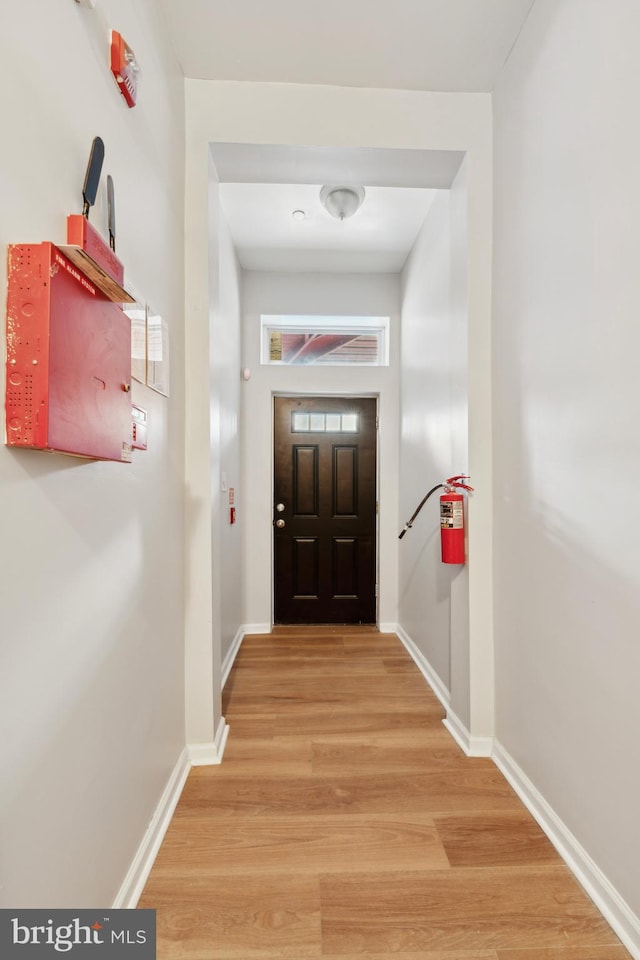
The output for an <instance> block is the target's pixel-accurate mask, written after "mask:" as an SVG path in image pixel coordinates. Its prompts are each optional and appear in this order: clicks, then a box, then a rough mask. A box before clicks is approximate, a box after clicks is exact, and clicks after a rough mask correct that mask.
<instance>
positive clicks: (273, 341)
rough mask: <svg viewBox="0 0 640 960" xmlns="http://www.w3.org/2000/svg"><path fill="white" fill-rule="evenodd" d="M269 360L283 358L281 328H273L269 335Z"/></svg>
mask: <svg viewBox="0 0 640 960" xmlns="http://www.w3.org/2000/svg"><path fill="white" fill-rule="evenodd" d="M269 360H282V331H281V330H272V331H271V333H270V335H269Z"/></svg>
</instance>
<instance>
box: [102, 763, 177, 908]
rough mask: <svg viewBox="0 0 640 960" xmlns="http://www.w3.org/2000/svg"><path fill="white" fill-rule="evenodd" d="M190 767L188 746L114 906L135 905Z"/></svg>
mask: <svg viewBox="0 0 640 960" xmlns="http://www.w3.org/2000/svg"><path fill="white" fill-rule="evenodd" d="M190 769H191V762H190V759H189V751H188V749H187V747H185V748H184V749H183V751H182V753H181V754H180V756H179V757H178V760H177V762H176V765H175V767H174V768H173V771H172V772H171V776H170V777H169V780H168V781H167V785H166V787H165V788H164V790H163V792H162V796H161V797H160V800H159V801H158V805H157V806H156V809H155V812H154V814H153V816H152V818H151V822H150V823H149V826H148V827H147V829H146V831H145V834H144V837H143V838H142V842H141V843H140V846H139V847H138V849H137V851H136V854H135V856H134V858H133V862H132V863H131V866H130V867H129V870H128V871H127V875H126V877H125V878H124V881H123V883H122V886H121V887H120V889H119V891H118V893H117V895H116V898H115V900H114V902H113V905H112V906H113V909H114V910H117V909H120V908H125V909H134V908H135V907H136V905H137V903H138V900H139V899H140V895H141V894H142V891H143V889H144V885H145V883H146V882H147V878H148V876H149V874H150V873H151V868H152V866H153V864H154V861H155V859H156V856H157V855H158V850H159V849H160V845H161V843H162V841H163V839H164V835H165V833H166V832H167V829H168V827H169V824H170V822H171V818H172V816H173V812H174V810H175V808H176V806H177V804H178V800H179V799H180V794H181V793H182V789H183V787H184V785H185V783H186V780H187V777H188V775H189V770H190Z"/></svg>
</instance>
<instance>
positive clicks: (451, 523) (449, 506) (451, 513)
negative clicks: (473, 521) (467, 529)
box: [440, 500, 464, 530]
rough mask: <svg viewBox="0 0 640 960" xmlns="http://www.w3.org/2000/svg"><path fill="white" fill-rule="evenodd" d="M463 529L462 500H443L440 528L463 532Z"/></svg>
mask: <svg viewBox="0 0 640 960" xmlns="http://www.w3.org/2000/svg"><path fill="white" fill-rule="evenodd" d="M463 527H464V510H463V506H462V500H443V501H442V502H441V503H440V528H441V529H442V530H462V528H463Z"/></svg>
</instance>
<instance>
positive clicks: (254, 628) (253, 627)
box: [240, 623, 272, 637]
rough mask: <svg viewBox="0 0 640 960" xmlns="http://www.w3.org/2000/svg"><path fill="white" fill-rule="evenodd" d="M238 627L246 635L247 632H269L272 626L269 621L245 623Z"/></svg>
mask: <svg viewBox="0 0 640 960" xmlns="http://www.w3.org/2000/svg"><path fill="white" fill-rule="evenodd" d="M240 629H241V630H242V632H243V634H244V635H245V637H246V636H247V634H249V633H260V634H263V633H264V634H266V633H271V629H272V628H271V624H270V623H245V624H244V625H243V626H242V627H241V628H240Z"/></svg>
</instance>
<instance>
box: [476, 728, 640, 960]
mask: <svg viewBox="0 0 640 960" xmlns="http://www.w3.org/2000/svg"><path fill="white" fill-rule="evenodd" d="M493 762H494V763H495V765H496V766H497V767H498V769H499V770H500V772H501V773H502V774H503V776H504V777H505V779H506V780H508V782H509V783H510V784H511V786H512V787H513V789H514V790H515V792H516V793H517V794H518V796H519V797H520V799H521V800H522V802H523V803H524V805H525V807H526V808H527V809H528V811H529V813H531V815H532V816H533V817H534V819H535V820H537V822H538V824H539V825H540V827H541V828H542V829H543V830H544V832H545V833H546V835H547V837H548V838H549V840H550V841H551V843H552V844H553V845H554V847H555V848H556V850H557V851H558V853H559V854H560V856H561V857H562V859H563V860H564V862H565V863H566V864H567V866H568V867H569V869H570V870H571V872H572V873H573V875H574V876H575V877H576V879H577V880H578V882H579V883H580V884H581V885H582V886H583V887H584V889H585V891H586V892H587V894H588V895H589V897H591V899H592V900H593V902H594V903H595V905H596V906H597V908H598V909H599V910H600V912H601V913H602V915H603V917H604V918H605V920H606V921H607V922H608V923H609V924H610V926H611V928H612V929H613V931H614V933H616V934H617V935H618V937H619V938H620V940H621V941H622V943H623V944H624V946H625V947H626V948H627V950H628V951H629V953H630V954H631V956H632V957H633V958H634V960H640V917H638V916H637V915H636V914H635V913H633V911H632V910H631V907H630V906H629V905H628V903H627V902H626V901H625V900H624V899H623V898H622V897H621V896H620V894H619V893H618V891H617V890H616V889H615V887H614V886H613V884H612V883H611V882H610V881H609V879H608V878H607V877H606V876H605V874H604V873H603V872H602V870H600V868H599V867H598V866H597V864H596V863H595V862H594V861H593V860H592V859H591V857H590V856H589V854H588V853H587V851H586V850H585V849H584V847H583V846H582V845H581V844H580V843H579V842H578V840H576V838H575V837H574V836H573V834H572V833H571V831H570V830H569V828H568V827H567V825H566V824H565V823H564V821H562V820H561V819H560V817H559V816H558V815H557V813H556V812H555V811H554V810H553V808H552V807H551V806H550V804H549V803H548V802H547V801H546V800H545V798H544V797H543V796H542V794H541V793H540V792H539V790H538V789H537V787H536V786H535V785H534V784H533V783H532V781H531V780H529V778H528V777H527V775H526V773H525V772H524V771H523V770H522V769H521V768H520V767H519V766H518V764H517V763H516V762H515V760H514V759H513V757H512V756H511V755H510V754H509V753H508V752H507V751H506V750H505V748H504V747H503V746H502V744H500V743H499V742H498V741H496V742H495V743H494V748H493Z"/></svg>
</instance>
